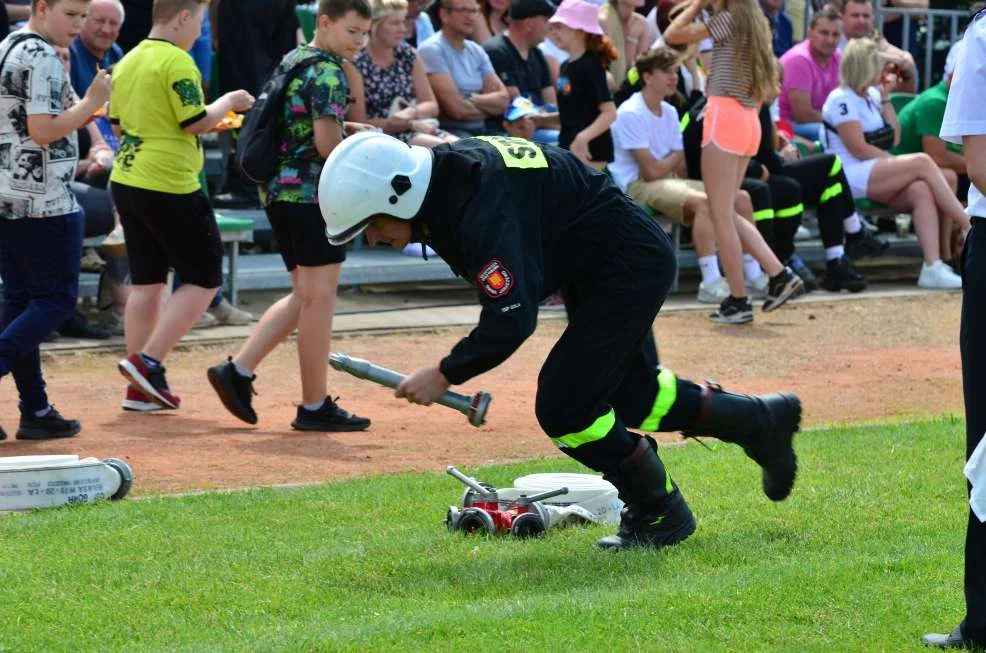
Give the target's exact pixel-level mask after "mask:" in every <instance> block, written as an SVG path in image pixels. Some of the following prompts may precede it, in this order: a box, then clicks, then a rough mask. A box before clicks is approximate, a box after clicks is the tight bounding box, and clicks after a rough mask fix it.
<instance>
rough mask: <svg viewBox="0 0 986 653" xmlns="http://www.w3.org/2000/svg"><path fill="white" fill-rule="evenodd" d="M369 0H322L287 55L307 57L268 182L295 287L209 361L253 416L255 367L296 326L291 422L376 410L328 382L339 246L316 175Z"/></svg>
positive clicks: (291, 91) (239, 410) (341, 104)
mask: <svg viewBox="0 0 986 653" xmlns="http://www.w3.org/2000/svg"><path fill="white" fill-rule="evenodd" d="M370 16H371V11H370V5H369V4H368V3H367V0H322V1H321V2H320V3H319V6H318V15H317V17H316V24H317V29H316V31H315V37H314V38H313V39H312V42H311V43H309V44H307V45H302V46H299V47H298V48H296V49H294V50H292V51H291V52H289V53H288V54H287V55H285V58H284V60H283V61H282V65H283V66H285V67H288V66H291V65H295V64H298V63H302V62H304V61H307V60H310V63H309V64H308V65H307V66H306V67H304V69H303V70H301V71H300V72H297V73H296V74H295V76H294V78H293V79H292V80H291V81H290V82H289V83H288V85H287V87H286V88H285V100H284V108H283V111H282V113H281V116H282V118H281V145H280V155H279V156H278V161H277V171H276V172H275V174H274V178H273V179H272V180H271V181H270V183H268V184H267V186H266V187H265V188H264V189H262V191H263V192H262V194H263V196H264V207H265V209H266V211H267V217H268V218H269V219H270V224H271V227H272V229H273V231H274V234H275V236H276V237H277V244H278V247H279V248H280V250H281V258H283V259H284V265H285V266H286V267H287V269H288V270H289V271H290V272H291V284H292V292H291V294H290V295H288V296H287V297H284V298H283V299H281V300H280V301H278V302H277V303H276V304H274V305H273V306H271V308H270V309H268V311H267V312H266V313H264V315H263V317H262V318H260V324H258V325H257V328H256V329H255V330H254V332H253V334H251V336H250V339H249V340H247V342H246V343H245V344H244V345H243V348H242V349H240V351H239V353H238V354H237V355H236V356H235V357H234V358H231V359H230V360H229V361H228V362H226V363H222V364H220V365H217V366H215V367H213V368H210V370H209V380H210V382H211V383H212V386H213V387H214V388H215V390H216V392H217V393H218V394H219V398H220V399H221V400H222V402H223V405H225V406H226V408H227V409H229V411H230V412H231V413H233V415H235V416H236V417H238V418H240V419H242V420H243V421H245V422H247V423H249V424H255V423H256V422H257V414H256V412H254V410H253V407H252V406H251V398H252V394H253V387H252V381H253V380H254V379H255V378H256V377H255V376H254V374H253V371H254V370H255V369H256V368H257V365H259V364H260V361H262V360H263V359H264V357H265V356H266V355H267V354H268V353H270V351H271V350H272V349H273V348H274V347H276V346H277V344H278V343H280V342H281V341H283V340H284V339H285V338H286V337H287V336H288V335H290V334H291V332H292V331H293V330H294V329H295V327H297V329H298V359H299V363H300V367H301V397H302V401H301V405H300V406H298V412H297V417H296V419H295V420H294V421H293V422H292V423H291V426H293V427H294V428H295V429H297V430H301V431H362V430H364V429H366V428H367V427H369V425H370V420H368V419H364V418H362V417H357V416H356V415H351V414H349V413H348V412H346V411H345V410H343V409H342V408H340V407H339V406H338V405H337V404H336V403H335V402H334V401H333V400H332V399H331V398H330V397H329V395H328V392H327V378H326V377H327V368H328V366H327V365H326V364H325V361H326V360H327V359H328V356H329V345H330V342H331V333H332V314H333V312H334V310H335V296H336V289H337V287H338V285H339V269H340V264H341V263H342V262H343V260H345V258H346V251H345V250H344V249H343V248H342V247H335V246H333V245H330V244H329V241H328V240H327V239H326V237H325V222H324V221H323V220H322V212H321V211H320V210H319V205H318V202H319V197H318V180H319V175H320V174H321V172H322V166H323V165H324V164H325V160H326V159H327V158H328V156H329V153H330V152H331V151H332V149H333V148H334V147H335V146H336V145H337V144H338V143H339V142H340V141H341V140H342V138H343V137H344V135H345V132H346V129H347V125H346V123H345V122H344V121H345V115H346V108H347V105H348V103H349V100H348V95H349V87H348V84H347V83H346V76H345V73H344V72H343V65H344V64H343V62H344V61H345V60H352V58H353V57H354V56H355V55H356V53H357V52H359V51H360V50H361V49H362V48H363V46H364V45H365V41H366V34H367V32H368V31H369V29H370Z"/></svg>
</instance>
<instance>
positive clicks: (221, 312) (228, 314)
mask: <svg viewBox="0 0 986 653" xmlns="http://www.w3.org/2000/svg"><path fill="white" fill-rule="evenodd" d="M209 313H210V314H212V317H214V318H216V320H217V321H218V322H219V324H223V325H227V326H246V325H247V324H250V323H251V322H253V315H251V314H250V313H247V312H246V311H244V310H243V309H241V308H237V307H235V306H233V305H232V304H230V303H229V300H228V299H226V298H225V297H223V299H222V301H221V302H219V304H217V305H216V306H213V307H212V308H210V309H209Z"/></svg>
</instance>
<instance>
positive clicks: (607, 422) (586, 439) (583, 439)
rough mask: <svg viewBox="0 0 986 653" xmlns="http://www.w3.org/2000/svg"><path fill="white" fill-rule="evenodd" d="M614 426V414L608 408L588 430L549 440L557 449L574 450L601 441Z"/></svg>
mask: <svg viewBox="0 0 986 653" xmlns="http://www.w3.org/2000/svg"><path fill="white" fill-rule="evenodd" d="M614 424H616V413H614V412H613V409H612V408H610V409H609V411H608V412H606V414H604V415H603V416H602V417H600V418H598V419H597V420H596V421H595V422H593V423H592V424H591V425H589V428H587V429H584V430H582V431H579V432H578V433H569V434H568V435H563V436H561V437H560V438H551V441H552V442H554V443H555V446H556V447H558V448H559V449H566V448H567V449H575V448H576V447H581V446H582V445H583V444H588V443H590V442H595V441H597V440H602V439H603V438H605V437H606V434H607V433H609V432H610V430H611V429H612V428H613V425H614Z"/></svg>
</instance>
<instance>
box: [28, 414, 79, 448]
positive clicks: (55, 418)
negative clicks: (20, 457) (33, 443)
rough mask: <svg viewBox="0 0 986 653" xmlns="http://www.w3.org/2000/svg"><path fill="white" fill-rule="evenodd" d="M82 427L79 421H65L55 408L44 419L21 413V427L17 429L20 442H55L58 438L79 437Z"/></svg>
mask: <svg viewBox="0 0 986 653" xmlns="http://www.w3.org/2000/svg"><path fill="white" fill-rule="evenodd" d="M81 430H82V425H81V424H79V421H78V420H75V419H65V418H64V417H62V416H61V415H60V414H59V412H58V411H57V410H55V407H54V406H52V407H51V410H49V411H48V413H47V414H46V415H45V416H44V417H37V416H36V415H33V414H30V413H25V412H24V411H21V425H20V428H19V429H17V439H18V440H54V439H56V438H71V437H75V436H76V435H78V433H79V431H81Z"/></svg>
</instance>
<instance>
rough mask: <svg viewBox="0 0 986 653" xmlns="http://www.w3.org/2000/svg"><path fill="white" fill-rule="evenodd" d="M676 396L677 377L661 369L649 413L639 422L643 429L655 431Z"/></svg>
mask: <svg viewBox="0 0 986 653" xmlns="http://www.w3.org/2000/svg"><path fill="white" fill-rule="evenodd" d="M677 396H678V379H677V378H676V377H675V375H674V372H672V371H671V370H661V371H660V372H659V373H658V375H657V397H655V398H654V407H653V408H651V409H650V415H648V416H647V419H645V420H644V421H643V422H641V423H640V429H641V430H643V431H651V432H653V431H657V429H658V428H659V427H660V426H661V420H662V419H664V416H665V415H667V414H668V411H669V410H671V407H672V406H674V400H675V399H676V398H677Z"/></svg>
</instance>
